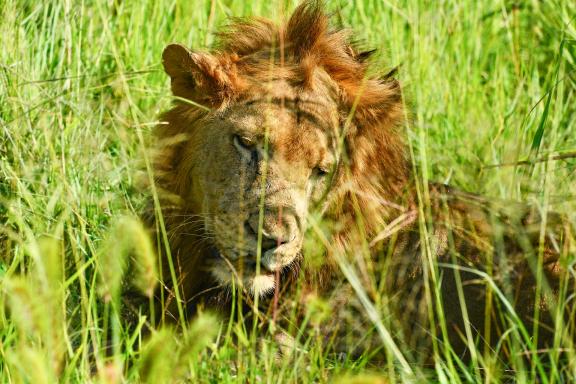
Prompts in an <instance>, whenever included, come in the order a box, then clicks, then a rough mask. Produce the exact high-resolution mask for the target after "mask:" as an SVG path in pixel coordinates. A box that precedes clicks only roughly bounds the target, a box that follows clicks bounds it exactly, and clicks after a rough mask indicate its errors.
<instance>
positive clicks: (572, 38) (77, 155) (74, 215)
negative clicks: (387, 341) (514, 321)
mask: <svg viewBox="0 0 576 384" xmlns="http://www.w3.org/2000/svg"><path fill="white" fill-rule="evenodd" d="M295 5H296V2H295V1H279V0H278V1H272V2H268V1H245V2H241V1H232V0H213V1H211V0H194V1H179V2H175V1H168V0H156V1H146V0H145V1H139V2H131V1H125V2H121V1H99V0H96V1H82V2H80V1H76V2H72V1H66V0H61V1H50V0H49V1H43V2H33V1H24V0H16V1H14V0H0V290H1V292H2V294H1V295H0V377H1V379H2V381H3V382H12V381H13V382H32V383H42V382H55V381H57V380H62V381H73V382H85V381H104V382H122V381H123V380H127V381H146V382H160V381H166V382H173V381H176V380H179V379H182V380H184V379H186V378H188V379H189V380H191V382H196V381H197V380H199V379H202V381H211V382H226V381H239V382H257V381H258V382H259V381H262V382H316V381H321V382H322V381H331V380H332V378H334V377H341V376H343V375H353V374H356V373H359V372H362V371H364V370H366V369H367V367H366V366H365V363H364V362H363V361H362V360H360V361H357V362H353V361H346V360H344V361H339V360H334V359H332V358H329V357H326V356H324V355H323V351H322V350H321V349H320V347H318V348H317V349H315V347H314V345H315V344H314V343H311V344H310V345H311V346H312V347H310V351H309V352H308V353H302V354H300V355H298V356H297V358H296V360H295V362H291V363H284V364H278V363H275V355H274V353H273V352H272V351H269V349H268V348H267V347H266V346H264V347H259V348H257V347H256V345H255V342H254V340H249V339H246V340H242V339H241V337H240V339H239V340H238V339H237V340H236V342H235V343H231V342H230V333H236V335H237V338H238V335H241V334H242V332H241V330H239V331H238V332H231V331H230V327H234V325H228V324H224V325H223V326H222V327H219V326H218V323H217V322H215V321H214V320H213V319H212V318H210V317H201V318H199V319H198V320H197V321H196V322H195V323H193V324H191V325H190V326H189V327H187V330H186V331H185V332H184V336H182V337H181V336H178V335H177V334H175V333H173V332H172V331H170V330H162V331H160V332H158V333H156V334H154V335H153V337H152V338H151V339H150V340H149V341H147V342H146V345H145V346H144V347H142V348H141V349H137V346H138V345H139V344H140V342H141V338H140V335H139V334H138V333H137V331H138V330H136V333H129V332H126V331H125V330H124V329H123V328H122V324H121V323H120V321H119V319H118V316H117V308H116V307H115V300H113V299H112V300H108V301H106V300H101V295H100V294H101V293H102V291H101V290H100V291H99V290H98V287H101V285H102V284H101V283H100V282H101V280H102V279H101V277H104V280H105V281H107V282H110V281H112V280H113V279H114V278H116V277H118V271H119V269H120V266H117V267H116V268H111V267H110V264H109V263H108V264H107V266H108V268H109V269H108V271H106V270H101V269H99V268H100V267H99V265H100V264H102V263H101V261H102V260H99V259H98V257H99V255H102V254H106V255H108V258H110V257H111V256H110V255H112V259H106V260H113V257H114V256H118V257H121V253H122V252H125V251H126V250H125V249H124V250H122V249H119V247H117V246H116V245H117V244H116V243H115V242H114V240H113V239H118V238H125V240H126V241H127V242H129V241H130V239H136V238H138V237H139V236H140V235H141V232H139V231H140V229H138V228H139V227H138V225H137V224H135V223H134V222H133V221H131V220H130V219H125V221H121V223H122V222H123V223H124V224H125V225H112V223H113V222H117V221H118V220H117V218H118V217H120V216H124V215H128V216H130V215H136V214H137V213H138V212H139V210H140V208H141V206H142V204H143V201H144V198H145V194H144V193H143V192H142V191H140V190H139V189H138V188H137V185H136V184H137V183H136V181H135V180H136V173H137V170H139V169H142V164H141V160H142V158H143V157H144V155H145V154H146V148H147V146H148V144H147V141H148V140H149V137H150V134H149V133H150V131H151V130H152V129H153V127H154V126H155V125H156V124H157V119H158V115H159V113H160V112H161V111H163V110H165V109H167V108H168V107H169V105H170V101H171V97H170V92H169V85H168V79H167V76H165V75H164V73H163V72H162V70H161V65H160V55H161V52H162V49H163V47H164V46H165V45H166V44H167V43H169V42H173V41H177V42H182V43H185V44H187V45H189V46H190V47H193V48H203V47H208V46H210V44H211V42H212V40H213V32H215V30H216V28H217V27H218V26H221V25H223V22H224V19H225V17H226V16H230V15H234V16H247V15H260V16H265V17H270V18H273V19H276V20H278V19H280V18H281V15H282V14H286V13H289V11H290V10H291V9H292V8H293V7H294V6H295ZM328 8H329V10H331V11H333V12H334V20H335V21H336V22H338V23H341V24H342V25H344V26H347V27H351V28H353V30H354V36H355V37H356V38H357V39H358V40H359V41H360V42H362V43H363V44H365V46H366V47H375V48H377V49H378V51H379V54H378V58H377V62H378V63H381V65H384V66H387V67H391V66H395V65H400V73H399V79H400V80H401V82H402V83H403V86H404V88H405V92H406V97H407V100H408V101H409V103H410V108H411V111H412V116H411V120H412V122H411V124H410V126H409V127H408V128H407V136H408V138H409V142H410V144H411V147H412V148H413V150H414V162H415V165H416V168H417V170H418V177H419V178H420V179H421V180H423V181H427V180H437V181H447V182H449V183H450V184H452V185H455V186H458V187H459V188H461V189H465V190H468V191H474V192H478V193H482V194H484V195H488V196H493V197H497V198H504V199H515V200H523V201H528V202H532V203H535V204H539V205H540V206H542V207H546V208H547V209H553V210H557V211H560V212H565V213H568V214H569V215H572V217H573V218H574V215H575V213H576V210H575V208H576V202H575V198H576V160H575V159H574V158H573V157H571V156H570V154H571V153H574V152H576V71H575V68H576V63H575V61H576V20H575V18H576V6H575V5H574V4H573V3H572V2H571V1H569V0H552V1H547V2H540V1H536V0H534V1H529V0H526V1H521V2H512V1H505V0H488V1H484V2H477V1H472V0H458V1H449V2H448V1H445V2H429V1H423V0H421V1H378V0H353V1H340V2H337V1H335V2H329V4H328ZM554 156H556V157H558V156H559V157H565V159H562V160H552V161H548V162H547V161H537V160H539V159H540V160H541V159H547V158H549V157H554ZM519 161H523V162H524V164H521V165H509V164H514V163H516V162H519ZM495 164H507V165H504V166H497V167H487V166H489V165H495ZM126 223H132V224H130V225H135V227H134V226H133V227H131V228H132V230H127V229H126V225H127V224H126ZM134 228H136V229H134ZM123 231H124V232H123ZM110 232H111V233H110ZM111 239H112V240H111ZM120 248H121V247H120ZM115 252H116V253H115ZM106 260H104V261H106ZM106 273H109V274H111V275H110V276H107V275H106ZM104 297H105V295H104ZM110 336H111V337H112V339H114V340H115V341H116V342H117V343H116V345H118V347H116V349H115V350H114V352H115V353H114V354H113V356H111V357H106V356H105V354H104V353H103V352H102V347H103V345H104V340H107V338H109V337H110ZM212 336H213V337H212ZM216 340H217V341H218V347H217V346H216V345H217V344H216ZM120 345H122V346H123V347H122V348H120V347H119V346H120ZM91 356H92V357H91ZM553 364H557V366H554V367H552V368H550V370H549V371H547V374H546V375H542V374H541V373H538V372H537V371H534V370H532V371H530V370H528V371H520V370H518V371H516V372H513V373H512V374H511V375H512V376H514V377H515V379H516V380H518V381H521V382H534V381H535V380H536V379H538V380H540V381H542V382H554V380H557V378H558V377H559V376H555V375H557V374H558V372H559V371H563V367H562V366H561V364H562V362H561V361H560V360H559V361H553ZM370 370H371V371H376V372H377V373H378V372H379V373H380V374H382V375H384V376H386V377H387V380H388V381H389V382H403V381H413V380H414V378H413V377H411V376H410V375H408V374H406V373H405V372H403V371H402V370H396V369H394V368H393V367H392V368H391V367H390V366H386V367H382V368H378V367H372V368H370ZM414 371H420V369H419V368H418V367H415V368H414ZM555 372H556V373H555ZM425 374H426V375H428V377H429V378H430V380H432V381H438V382H458V381H465V382H492V381H494V382H498V380H500V379H501V378H499V376H498V375H491V373H490V369H489V367H488V368H487V367H484V370H482V371H477V370H473V369H472V368H468V367H465V366H462V367H455V366H453V365H450V364H448V365H443V364H438V365H437V366H436V367H435V369H431V370H430V371H429V372H426V373H425ZM548 374H549V377H543V376H547V375H548ZM343 380H348V379H343ZM359 380H360V379H359ZM362 380H367V382H378V380H380V379H379V378H378V377H377V376H372V375H368V376H364V378H363V379H362Z"/></svg>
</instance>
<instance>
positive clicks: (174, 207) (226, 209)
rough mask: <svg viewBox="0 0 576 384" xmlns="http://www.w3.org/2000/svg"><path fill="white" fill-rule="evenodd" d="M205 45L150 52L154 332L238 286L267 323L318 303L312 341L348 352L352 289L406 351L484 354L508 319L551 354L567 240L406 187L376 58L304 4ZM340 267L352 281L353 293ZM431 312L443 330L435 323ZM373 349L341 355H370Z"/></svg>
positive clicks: (524, 211) (527, 222)
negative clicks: (155, 66) (291, 305)
mask: <svg viewBox="0 0 576 384" xmlns="http://www.w3.org/2000/svg"><path fill="white" fill-rule="evenodd" d="M216 47H217V48H216V49H215V50H213V51H209V52H208V51H197V50H190V49H188V48H187V47H185V46H184V45H181V44H170V45H168V46H167V47H166V48H165V49H164V52H163V54H162V63H163V66H164V70H165V72H166V73H167V74H168V76H169V77H170V80H171V89H172V93H173V95H174V96H175V98H176V101H175V105H174V107H173V108H172V109H170V110H169V111H168V112H166V113H165V114H164V115H163V116H162V121H163V124H161V125H159V126H158V128H157V130H156V135H157V136H156V150H155V151H156V152H155V154H154V158H153V170H154V176H155V184H154V185H155V187H154V188H156V190H155V192H154V196H155V198H154V199H152V200H154V201H152V202H151V204H150V207H151V208H150V210H149V212H148V214H147V216H146V217H147V220H148V222H149V223H150V225H151V227H152V228H154V229H155V234H156V235H155V236H156V238H157V240H158V249H159V250H160V254H161V258H162V284H161V286H162V289H160V291H159V292H158V294H157V297H158V298H159V303H161V304H160V305H161V306H162V317H163V318H164V319H165V320H167V321H168V320H170V319H172V320H175V321H182V320H184V319H186V318H189V317H192V316H194V314H195V313H196V312H197V311H198V310H200V309H201V308H210V309H212V310H216V311H221V312H222V313H225V312H226V308H229V307H230V301H231V297H232V296H233V295H231V292H233V290H234V289H240V290H241V291H242V292H244V294H245V297H246V301H247V302H251V301H258V302H259V303H260V305H269V308H271V307H274V308H273V309H269V310H268V312H265V313H268V314H272V316H273V317H275V318H280V317H281V316H282V315H281V313H282V312H281V310H282V308H283V306H288V305H287V304H286V305H285V303H287V302H288V300H289V298H290V297H291V296H290V295H294V294H295V292H299V293H298V295H299V296H297V297H294V296H292V298H293V299H294V300H296V301H302V300H304V298H305V297H308V296H310V295H311V294H313V295H317V296H320V297H324V298H326V299H327V300H329V302H330V303H331V307H332V310H333V311H335V312H336V316H333V317H332V319H331V320H330V321H327V322H326V323H325V327H324V328H323V331H322V332H324V333H325V334H326V335H330V334H332V335H337V336H336V339H338V340H337V341H336V343H335V344H336V345H338V347H337V348H339V349H342V350H348V351H349V350H351V348H353V347H351V346H350V345H349V344H347V342H346V340H348V339H349V337H348V336H350V334H354V332H356V331H357V333H359V334H363V333H365V330H366V329H368V328H370V326H371V324H370V323H371V320H369V319H368V318H367V317H366V315H365V314H364V313H363V310H364V309H365V305H366V301H365V300H364V301H358V300H357V298H356V294H357V293H358V284H357V283H358V282H359V283H360V284H361V286H362V287H363V290H364V292H365V294H366V295H367V296H366V297H367V298H368V300H370V299H371V300H372V302H380V303H383V304H382V305H383V306H384V307H386V308H388V305H389V307H390V308H391V309H390V313H392V314H394V313H396V314H400V317H396V320H391V321H390V322H389V328H390V330H391V333H393V337H394V339H395V340H398V342H403V343H406V345H411V346H412V347H413V348H414V350H417V349H419V348H420V347H421V346H422V345H426V346H428V347H430V345H432V344H433V343H432V341H431V339H432V338H439V339H440V340H444V341H446V342H450V343H451V344H452V345H454V346H455V347H454V348H455V351H458V353H466V351H468V350H469V349H470V345H471V343H472V344H473V343H474V342H475V341H478V340H479V339H483V340H486V339H487V340H488V343H489V344H490V343H493V342H494V340H495V338H496V337H497V336H491V335H493V334H495V333H494V332H495V331H497V332H499V333H496V334H495V335H497V334H502V333H504V331H505V330H506V329H507V327H508V326H509V323H508V322H507V321H508V320H510V318H512V320H514V319H516V318H521V319H522V321H524V324H526V329H530V330H531V329H532V328H530V327H531V324H532V323H531V321H533V319H534V318H536V319H537V320H536V322H538V323H540V329H541V331H540V338H539V341H540V342H541V341H542V340H551V338H552V337H553V335H554V321H558V318H557V317H554V316H552V311H553V309H555V308H556V306H557V305H558V302H557V301H555V298H557V297H558V295H559V294H560V293H561V292H564V293H563V294H564V295H566V292H573V289H574V287H573V282H572V281H573V280H570V279H569V277H570V274H571V273H573V271H572V270H571V269H570V268H567V267H566V266H567V265H569V263H568V261H567V260H568V256H569V255H572V256H573V255H574V254H573V253H571V252H573V244H574V242H573V239H572V237H571V232H570V231H571V229H570V225H568V224H567V222H566V221H565V220H563V218H562V217H560V216H559V215H555V214H552V213H548V212H539V211H538V210H537V209H536V208H535V207H527V206H525V205H522V204H518V205H510V204H508V203H504V204H500V203H495V202H491V201H490V200H487V199H484V198H481V197H478V196H476V195H473V194H467V193H464V192H459V191H457V190H454V189H452V188H450V187H447V186H443V185H440V184H429V185H421V184H419V183H418V182H417V180H416V178H415V177H414V175H413V171H412V164H411V161H410V157H409V156H408V151H407V148H406V145H405V143H404V139H403V134H402V128H403V127H404V125H405V124H406V122H407V112H406V110H405V108H404V104H405V103H404V100H403V96H402V92H401V86H400V83H399V81H398V80H396V79H395V78H394V70H393V71H389V72H388V73H387V74H385V75H383V76H378V75H376V74H374V72H373V71H371V70H370V63H371V61H370V56H371V53H372V51H361V50H359V49H358V48H357V46H356V45H355V44H354V43H352V42H351V39H350V34H349V33H348V32H347V31H346V30H342V29H337V28H332V27H330V26H329V17H328V16H327V15H326V14H325V13H324V11H323V9H322V5H321V3H320V2H317V1H307V2H304V3H302V4H301V5H300V6H298V7H297V8H296V10H295V11H294V13H293V14H292V16H291V17H290V18H289V20H288V22H287V23H285V24H282V25H280V26H278V25H276V24H274V23H272V22H271V21H268V20H265V19H259V18H258V19H246V20H235V21H233V22H232V23H231V24H230V25H228V26H227V27H226V29H225V30H224V31H223V32H221V33H220V34H219V35H218V43H217V45H216ZM323 223H329V224H327V225H324V226H323ZM311 228H312V230H311ZM310 232H313V233H314V234H312V235H311V234H310ZM309 238H313V239H314V241H312V243H311V244H312V246H310V242H309V241H307V240H308V239H309ZM307 244H308V245H307ZM318 244H322V246H320V245H318ZM315 247H316V248H323V250H322V251H318V252H315V251H314V248H315ZM311 249H312V251H311ZM308 251H310V252H308ZM313 253H316V255H315V256H314V258H315V260H311V258H312V254H313ZM561 255H563V256H562V257H565V259H562V257H561ZM318 259H320V262H317V261H318ZM562 260H564V261H562ZM342 265H347V266H352V267H353V269H355V270H356V271H357V273H356V275H354V274H353V275H352V278H353V277H354V276H356V277H358V279H357V281H356V283H355V284H352V283H351V282H350V281H348V280H350V276H351V275H350V274H349V273H348V274H346V276H347V277H346V279H344V278H342V275H343V274H342ZM536 276H538V278H536ZM297 284H300V287H301V288H299V290H296V289H295V288H294V287H295V286H296V285H297ZM302 287H303V288H302ZM382 287H383V288H382ZM430 287H432V288H430ZM434 287H437V288H434ZM382 289H383V290H384V291H385V292H387V293H388V296H387V297H388V299H386V301H384V302H383V301H382V298H381V297H380V296H379V295H380V293H381V292H382ZM160 298H161V300H160ZM279 298H280V299H279ZM503 303H504V304H503ZM506 303H512V304H511V305H512V308H508V307H506V306H505V304H506ZM503 306H504V307H505V309H510V311H509V312H506V310H503V311H501V312H500V313H507V315H506V316H501V315H498V313H499V312H497V311H496V309H497V308H500V309H501V308H502V307H503ZM438 308H444V316H442V317H441V316H438V315H437V314H436V315H433V316H432V317H431V316H430V313H431V312H430V311H432V313H435V311H436V310H437V309H438ZM265 311H266V310H265ZM535 311H536V314H537V316H539V317H534V313H535ZM278 313H280V315H278ZM502 317H507V319H508V320H507V319H503V318H502ZM392 318H393V319H394V316H392ZM342 319H353V321H358V322H359V324H351V325H350V327H348V328H346V327H345V326H344V325H343V324H345V323H346V322H345V321H342ZM406 319H409V321H406ZM491 324H492V325H491ZM366 327H367V328H366ZM350 329H354V331H350ZM570 329H571V328H570ZM339 332H340V333H342V332H344V333H346V334H347V335H348V336H346V337H344V336H343V337H341V338H340V336H338V335H339ZM380 335H381V334H380ZM364 336H365V335H364ZM360 338H361V337H360ZM490 338H492V340H491V341H490ZM364 339H366V337H364ZM374 339H376V342H374V340H373V339H372V340H368V341H366V340H364V341H359V342H358V343H357V344H355V347H354V348H356V347H357V348H358V349H359V352H360V353H362V351H366V350H370V349H371V348H378V347H377V346H375V345H376V344H378V342H379V341H380V339H378V337H377V336H375V338H374ZM528 339H529V338H528ZM522 340H524V341H526V342H530V340H527V338H524V339H522ZM565 340H572V339H571V338H570V335H568V336H567V337H566V338H562V342H565ZM566 342H568V341H566ZM380 344H381V343H380ZM539 344H540V343H539ZM428 350H429V349H428ZM461 351H462V352H461ZM426 354H428V355H429V352H426Z"/></svg>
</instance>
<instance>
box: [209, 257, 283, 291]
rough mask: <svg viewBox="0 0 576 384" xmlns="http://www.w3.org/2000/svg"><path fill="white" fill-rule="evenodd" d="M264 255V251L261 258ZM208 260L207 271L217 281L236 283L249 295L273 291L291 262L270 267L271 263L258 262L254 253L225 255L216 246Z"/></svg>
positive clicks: (229, 283) (224, 283)
mask: <svg viewBox="0 0 576 384" xmlns="http://www.w3.org/2000/svg"><path fill="white" fill-rule="evenodd" d="M268 252H269V251H268ZM265 255H266V253H264V254H263V255H262V258H263V257H264V256H265ZM262 258H261V259H262ZM209 261H210V262H209V271H210V273H211V274H212V276H213V277H214V278H215V279H216V280H217V282H218V283H220V284H222V285H225V286H232V285H237V286H239V287H242V288H244V289H247V290H248V291H249V292H250V294H251V295H255V296H256V295H257V296H261V297H262V296H267V295H269V294H271V293H272V292H273V291H274V289H275V287H276V286H277V285H278V283H279V280H281V279H282V276H283V275H284V274H285V272H286V270H288V269H290V268H291V267H290V266H291V264H292V261H291V262H290V263H288V264H286V265H282V266H279V267H277V268H274V269H272V268H270V265H272V264H271V263H268V264H265V263H264V262H262V261H261V262H260V263H259V264H258V262H257V257H256V255H255V254H254V253H243V254H242V256H239V255H238V253H233V254H231V255H230V256H227V255H226V253H224V252H220V251H219V250H218V249H217V248H216V247H213V249H211V252H210V253H209Z"/></svg>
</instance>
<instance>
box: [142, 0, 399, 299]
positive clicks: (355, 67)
mask: <svg viewBox="0 0 576 384" xmlns="http://www.w3.org/2000/svg"><path fill="white" fill-rule="evenodd" d="M180 51H181V46H178V45H170V46H168V47H167V48H166V50H165V51H164V54H163V62H164V66H165V70H166V72H167V73H168V74H169V75H170V77H171V79H172V84H171V85H172V91H173V94H174V95H175V96H176V97H177V98H180V99H186V100H188V101H190V102H183V101H182V100H179V101H177V102H176V106H175V107H174V108H173V109H171V110H170V111H168V112H167V113H165V114H164V115H163V117H162V120H163V121H164V122H166V123H165V124H161V125H159V126H158V128H157V130H156V135H157V142H158V143H159V145H158V148H159V149H158V150H157V153H156V155H155V156H154V165H153V167H154V171H155V177H156V185H157V186H158V188H159V189H160V194H159V195H160V198H161V206H162V211H163V214H164V216H165V217H164V221H165V222H164V224H165V227H166V231H167V233H168V242H169V244H170V250H171V253H172V256H173V257H174V258H176V262H175V264H176V267H175V268H176V270H177V271H179V278H181V280H182V284H183V285H184V287H182V289H183V290H189V289H190V290H192V291H196V290H198V289H199V288H198V287H197V286H198V281H199V280H202V276H203V274H201V273H198V271H199V268H201V267H200V266H199V264H200V261H199V259H200V258H201V256H200V255H201V254H202V252H204V251H205V252H209V251H208V250H204V251H203V248H202V247H203V245H202V242H201V241H199V240H198V237H201V236H202V235H201V234H202V228H201V225H198V223H195V224H190V223H185V222H184V221H183V219H182V218H183V217H186V216H187V215H186V214H185V213H186V212H187V207H186V202H185V201H183V199H182V197H183V196H182V191H183V190H184V189H185V187H186V186H185V185H183V183H185V181H183V180H184V178H183V177H182V170H181V167H182V166H181V164H182V162H183V159H182V158H181V157H182V153H183V151H182V148H184V147H185V146H186V145H187V140H186V138H187V135H186V132H188V131H189V130H191V129H197V128H198V127H197V121H198V120H199V119H200V118H201V117H202V116H204V115H205V114H206V113H207V110H210V109H225V108H226V107H227V106H230V105H233V104H234V103H236V102H238V101H241V100H243V99H246V98H247V97H249V95H250V89H251V84H255V83H261V82H265V81H267V80H270V79H274V78H282V79H286V80H288V81H289V83H290V84H292V85H293V86H294V87H302V88H305V87H312V86H313V84H312V82H311V78H312V76H313V74H314V71H316V70H320V71H323V72H324V73H325V74H327V75H328V76H329V77H330V79H331V81H332V82H334V83H335V84H336V85H337V88H338V89H337V93H338V96H339V100H337V102H338V103H339V106H340V113H341V120H342V127H341V130H342V133H341V134H342V136H343V139H344V140H343V142H344V153H343V156H342V161H341V164H340V169H339V170H338V173H339V175H340V176H339V178H340V181H339V183H338V185H337V188H336V189H337V191H336V192H335V196H332V198H331V204H330V208H329V210H328V213H327V217H328V218H329V219H331V220H333V221H334V222H339V223H341V227H342V228H343V229H342V230H341V231H340V232H338V233H336V234H335V235H334V239H335V242H336V243H337V244H338V245H339V246H340V247H341V249H345V248H346V247H347V246H348V245H349V244H350V240H351V239H353V238H355V237H356V236H355V235H354V234H355V233H358V234H359V235H358V236H362V237H364V238H366V237H368V238H370V237H371V236H374V235H375V234H376V232H377V231H378V230H380V229H382V227H383V225H385V224H386V223H387V222H388V221H389V220H390V219H391V218H394V217H396V216H397V215H398V211H397V209H398V207H399V206H398V205H397V204H395V203H397V202H399V201H401V199H402V198H404V197H405V195H406V189H407V187H406V186H407V184H408V180H409V178H410V166H409V162H408V161H407V157H406V151H405V146H404V143H403V140H402V135H401V134H400V133H399V127H400V125H401V124H402V122H403V121H404V110H403V100H402V94H401V89H400V84H399V83H398V81H396V80H395V79H393V78H392V76H391V73H389V74H382V75H380V76H379V75H375V74H372V73H369V71H368V68H369V63H370V60H369V57H370V55H371V54H372V52H373V51H366V52H361V51H360V50H359V49H358V48H357V45H356V44H355V43H354V42H353V41H352V40H351V39H350V34H349V33H348V31H346V30H344V29H339V28H333V27H331V26H330V25H329V17H328V16H327V15H326V14H325V12H324V10H323V4H322V2H321V1H306V2H304V3H302V4H301V5H300V6H298V7H297V8H296V10H295V11H294V13H293V14H292V16H291V17H290V19H289V20H288V22H286V23H284V24H281V25H276V24H274V23H272V22H270V21H269V20H266V19H261V18H249V19H233V20H232V22H231V23H230V24H229V25H227V26H226V27H225V28H224V30H223V31H222V32H220V33H219V34H218V40H217V43H216V49H214V50H212V51H210V54H209V55H204V54H202V53H200V52H195V51H193V52H191V53H190V57H187V58H185V59H181V56H180V55H181V52H180ZM183 61H186V62H183ZM191 65H193V66H196V67H199V68H201V72H202V73H205V74H208V75H207V76H198V75H197V74H191V73H190V71H186V70H184V67H185V66H191ZM402 201H404V202H405V200H402ZM391 207H393V208H391ZM394 210H396V211H394ZM150 218H152V215H151V216H150ZM359 218H361V219H359ZM156 226H158V223H156ZM183 231H187V232H194V233H198V236H197V238H194V239H193V240H192V241H190V240H183V238H182V236H179V235H178V233H179V232H183ZM159 238H160V236H159ZM160 248H163V247H160ZM183 254H198V257H196V259H195V260H190V258H188V259H187V261H186V263H183V262H182V261H179V257H180V256H181V255H183ZM184 264H185V265H184ZM164 268H165V270H166V269H167V268H168V266H167V265H165V267H164ZM182 274H185V275H187V276H188V277H189V278H183V277H182V276H181V275H182ZM192 275H195V276H197V278H190V277H191V276H192ZM204 275H205V274H204ZM185 281H194V283H191V282H190V283H186V282H185Z"/></svg>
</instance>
